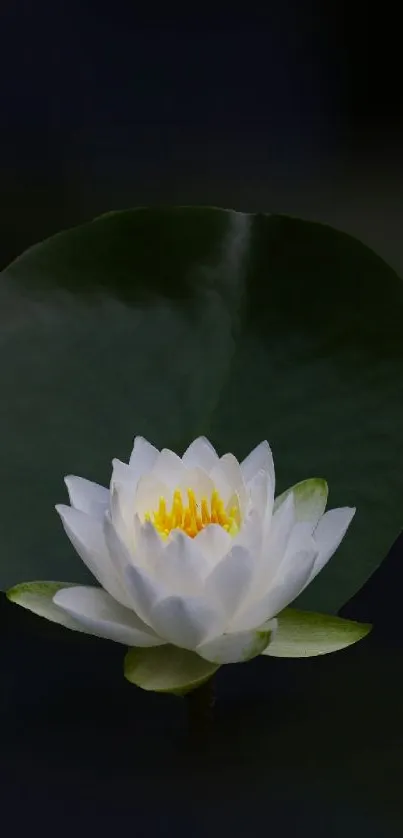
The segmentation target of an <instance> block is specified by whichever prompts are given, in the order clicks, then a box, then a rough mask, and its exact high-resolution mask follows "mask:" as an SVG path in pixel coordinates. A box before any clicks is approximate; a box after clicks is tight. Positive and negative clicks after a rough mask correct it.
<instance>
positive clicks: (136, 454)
mask: <svg viewBox="0 0 403 838" xmlns="http://www.w3.org/2000/svg"><path fill="white" fill-rule="evenodd" d="M158 454H159V451H158V448H155V446H154V445H151V443H150V442H147V440H146V439H144V437H142V436H136V437H135V439H134V443H133V450H132V453H131V455H130V460H129V466H130V468H131V469H132V470H133V471H134V472H135V475H136V478H137V479H138V478H139V477H141V476H142V475H143V474H145V473H146V472H147V471H151V469H152V467H153V465H154V463H155V461H156V459H157V456H158Z"/></svg>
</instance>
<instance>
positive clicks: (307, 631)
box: [262, 608, 372, 658]
mask: <svg viewBox="0 0 403 838" xmlns="http://www.w3.org/2000/svg"><path fill="white" fill-rule="evenodd" d="M277 620H278V629H277V633H276V634H275V636H274V639H273V641H272V643H270V644H269V645H268V646H267V648H266V649H265V650H264V652H262V654H263V655H269V656H270V657H274V658H310V657H314V656H316V655H327V654H329V653H330V652H337V651H338V650H339V649H344V648H345V647H346V646H351V645H352V644H353V643H357V641H358V640H361V639H362V638H363V637H365V636H366V635H367V634H368V633H369V632H370V631H371V628H372V626H371V625H370V623H356V622H354V621H352V620H343V619H342V618H341V617H335V616H331V615H329V614H315V613H314V612H312V611H298V610H297V609H295V608H285V609H284V611H282V612H281V614H278V616H277Z"/></svg>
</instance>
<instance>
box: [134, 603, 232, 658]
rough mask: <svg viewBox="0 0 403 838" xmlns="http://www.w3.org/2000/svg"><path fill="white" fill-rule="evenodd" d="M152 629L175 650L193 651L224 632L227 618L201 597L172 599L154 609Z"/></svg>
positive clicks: (156, 605)
mask: <svg viewBox="0 0 403 838" xmlns="http://www.w3.org/2000/svg"><path fill="white" fill-rule="evenodd" d="M150 625H151V626H152V627H153V629H154V631H155V632H156V633H157V634H159V635H160V637H163V638H164V639H165V640H167V641H168V642H169V643H173V645H174V646H180V647H181V648H182V649H192V650H194V649H195V648H196V646H198V645H199V644H200V643H202V642H203V641H204V640H206V639H207V637H208V636H211V635H214V634H219V633H220V632H222V631H223V628H224V615H223V614H220V613H219V612H218V611H217V610H214V609H213V608H212V607H211V606H209V605H208V604H207V603H206V602H205V600H204V599H202V598H201V597H180V596H170V597H167V598H166V599H162V600H160V601H159V602H157V603H156V604H155V605H154V606H153V608H152V612H151V623H150Z"/></svg>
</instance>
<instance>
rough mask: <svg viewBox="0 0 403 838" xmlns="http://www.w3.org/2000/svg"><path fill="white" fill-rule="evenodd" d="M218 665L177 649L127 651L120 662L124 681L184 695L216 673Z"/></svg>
mask: <svg viewBox="0 0 403 838" xmlns="http://www.w3.org/2000/svg"><path fill="white" fill-rule="evenodd" d="M217 669H219V666H218V665H217V664H215V663H210V662H209V661H206V660H203V658H200V657H199V655H196V654H195V653H194V652H189V651H188V650H187V649H179V648H178V647H177V646H169V645H166V646H155V647H153V648H151V649H139V648H132V649H129V651H128V652H127V655H126V656H125V660H124V675H125V678H127V680H128V681H130V682H131V683H132V684H135V685H136V686H137V687H141V688H142V689H143V690H151V691H153V692H159V693H174V694H175V695H185V694H186V693H188V692H190V691H191V690H195V689H196V688H197V687H200V686H201V685H202V684H204V683H205V682H206V681H208V680H209V678H211V677H212V675H214V673H215V672H217Z"/></svg>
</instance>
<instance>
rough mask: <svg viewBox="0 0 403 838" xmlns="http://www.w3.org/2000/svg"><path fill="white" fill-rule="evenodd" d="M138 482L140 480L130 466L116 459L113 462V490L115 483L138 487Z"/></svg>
mask: <svg viewBox="0 0 403 838" xmlns="http://www.w3.org/2000/svg"><path fill="white" fill-rule="evenodd" d="M137 480H138V478H137V477H136V474H135V472H134V471H133V469H132V468H130V466H128V465H127V464H126V463H122V461H121V460H117V459H116V458H115V459H114V460H112V476H111V483H110V485H111V488H112V486H113V485H114V484H115V483H131V484H132V485H133V486H136V485H137Z"/></svg>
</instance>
